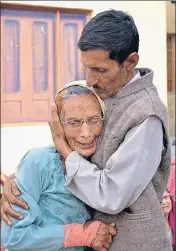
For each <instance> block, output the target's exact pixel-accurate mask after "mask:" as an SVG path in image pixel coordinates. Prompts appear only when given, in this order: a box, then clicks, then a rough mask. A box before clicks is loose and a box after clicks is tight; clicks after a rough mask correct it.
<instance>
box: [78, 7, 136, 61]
mask: <svg viewBox="0 0 176 251" xmlns="http://www.w3.org/2000/svg"><path fill="white" fill-rule="evenodd" d="M78 48H79V49H80V50H81V51H88V50H96V49H103V50H105V51H108V52H109V57H110V59H112V60H116V61H117V62H118V63H119V64H122V63H123V62H124V61H125V59H127V57H128V56H129V55H130V54H131V53H133V52H138V49H139V34H138V30H137V27H136V25H135V23H134V20H133V18H132V17H131V16H130V15H128V14H127V13H125V12H123V11H116V10H108V11H104V12H101V13H99V14H97V15H96V16H95V17H93V18H92V19H91V20H90V21H89V22H88V23H87V24H86V25H85V27H84V29H83V31H82V34H81V37H80V39H79V42H78Z"/></svg>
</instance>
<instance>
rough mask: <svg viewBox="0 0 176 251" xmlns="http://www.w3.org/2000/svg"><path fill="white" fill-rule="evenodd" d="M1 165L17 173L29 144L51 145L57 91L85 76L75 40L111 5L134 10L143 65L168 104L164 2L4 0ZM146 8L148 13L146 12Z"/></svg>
mask: <svg viewBox="0 0 176 251" xmlns="http://www.w3.org/2000/svg"><path fill="white" fill-rule="evenodd" d="M1 8H2V10H1V12H2V13H1V19H2V20H1V32H2V34H1V46H2V48H1V49H2V54H1V72H2V74H1V115H2V118H1V119H2V128H1V140H2V141H1V142H2V147H1V163H2V171H3V172H4V173H6V174H10V173H12V172H14V170H15V168H16V166H17V164H18V163H19V160H20V159H21V157H22V156H23V154H24V153H25V152H26V151H27V150H28V149H30V148H32V147H36V146H43V145H47V144H51V143H52V139H51V135H50V131H49V128H48V124H47V120H48V113H49V107H50V105H51V103H52V101H53V98H54V94H55V92H56V90H58V89H59V88H60V87H61V86H63V85H64V84H65V83H67V82H70V81H72V80H79V79H84V78H85V73H84V69H83V67H82V65H81V63H80V54H79V51H78V50H77V41H78V39H79V36H80V34H81V30H82V28H83V26H84V25H85V23H86V22H87V21H88V20H89V19H90V18H91V17H93V16H94V15H96V14H97V13H98V12H101V11H104V10H108V9H110V8H113V9H117V10H123V11H126V12H128V13H129V14H131V15H132V16H133V17H134V19H135V22H136V25H137V27H138V30H139V34H140V51H139V54H140V61H139V66H140V67H149V68H152V69H153V70H154V72H155V75H154V83H155V85H156V86H157V88H158V91H159V95H160V97H161V99H162V100H163V102H164V103H165V104H166V105H167V55H166V51H167V43H166V33H167V27H166V25H167V20H166V2H165V1H1ZM142 10H145V11H142Z"/></svg>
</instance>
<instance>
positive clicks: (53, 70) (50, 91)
mask: <svg viewBox="0 0 176 251" xmlns="http://www.w3.org/2000/svg"><path fill="white" fill-rule="evenodd" d="M89 14H90V13H89V12H88V11H87V12H86V11H85V12H84V11H83V12H82V13H80V12H76V11H74V12H71V11H69V10H58V9H52V10H49V11H48V10H46V8H45V9H44V10H41V9H40V11H39V10H36V9H32V10H30V9H28V10H25V9H21V10H20V9H19V7H18V9H17V8H16V9H13V8H12V9H9V8H2V9H1V51H2V53H1V105H2V109H1V110H2V113H1V114H2V123H19V122H42V121H47V120H48V114H49V110H50V106H51V103H52V102H53V99H54V95H55V93H56V90H58V89H59V88H60V87H61V86H63V85H65V84H66V83H68V82H70V81H74V80H80V79H84V78H85V73H84V69H83V66H82V65H81V63H80V52H79V51H78V49H77V42H78V39H79V37H80V35H81V31H82V29H83V27H84V25H85V23H86V22H87V20H88V17H89Z"/></svg>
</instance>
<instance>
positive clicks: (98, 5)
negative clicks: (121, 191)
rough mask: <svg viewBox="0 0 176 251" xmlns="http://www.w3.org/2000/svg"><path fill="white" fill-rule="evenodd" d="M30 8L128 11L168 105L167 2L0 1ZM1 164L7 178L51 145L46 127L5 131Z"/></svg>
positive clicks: (146, 62)
mask: <svg viewBox="0 0 176 251" xmlns="http://www.w3.org/2000/svg"><path fill="white" fill-rule="evenodd" d="M1 2H6V3H7V2H10V3H12V2H13V3H23V4H31V5H44V6H57V7H68V8H80V9H81V8H82V9H92V10H93V15H95V14H97V13H98V12H101V11H104V10H108V9H110V8H113V9H116V10H123V11H127V12H128V13H129V14H131V15H132V16H133V17H134V19H135V22H136V25H137V27H138V30H139V34H140V51H139V54H140V62H139V66H141V67H149V68H152V69H153V70H154V72H155V75H154V84H155V85H156V86H157V88H158V91H159V95H160V97H161V99H162V100H163V102H164V103H165V104H166V105H167V67H166V63H167V62H166V2H165V1H1ZM1 135H2V146H1V151H2V155H1V163H2V170H3V171H5V172H6V173H7V174H9V173H11V172H12V171H13V170H15V167H16V165H17V163H18V161H19V160H20V158H21V156H22V155H23V154H24V152H25V151H26V150H27V149H29V148H32V147H34V146H38V145H45V144H49V143H51V137H50V133H49V130H48V127H47V126H34V127H27V126H24V127H18V128H16V127H9V128H7V127H4V128H2V134H1Z"/></svg>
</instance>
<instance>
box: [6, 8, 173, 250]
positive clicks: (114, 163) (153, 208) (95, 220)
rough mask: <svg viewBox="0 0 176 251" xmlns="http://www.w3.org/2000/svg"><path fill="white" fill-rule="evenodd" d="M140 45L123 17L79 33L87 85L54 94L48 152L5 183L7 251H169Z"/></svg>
mask: <svg viewBox="0 0 176 251" xmlns="http://www.w3.org/2000/svg"><path fill="white" fill-rule="evenodd" d="M138 47H139V34H138V30H137V27H136V25H135V23H134V20H133V18H132V17H131V16H129V15H127V14H126V13H124V12H122V11H115V10H109V11H105V12H102V13H99V14H98V15H96V16H95V17H94V18H92V19H91V20H90V21H89V22H88V23H87V24H86V26H85V27H84V29H83V31H82V34H81V37H80V39H79V42H78V48H79V50H80V51H81V60H82V63H83V65H84V66H85V70H86V85H87V87H86V86H84V82H82V81H80V82H72V83H70V84H68V85H66V86H65V87H64V88H63V89H61V90H60V91H59V92H58V93H57V95H56V97H55V105H54V106H53V107H52V120H51V122H50V128H51V132H52V136H53V141H54V144H55V147H44V148H38V149H33V150H31V151H29V152H28V153H26V155H25V156H24V157H23V159H22V160H21V162H20V164H19V167H18V169H17V173H16V174H15V176H16V178H15V180H13V179H9V180H8V181H7V182H6V183H5V185H4V194H3V201H2V218H3V220H4V221H5V222H6V223H9V221H11V222H12V224H6V223H3V243H4V246H5V247H6V248H8V250H9V251H13V250H19V251H20V250H25V251H32V250H36V251H37V250H46V251H58V250H61V249H64V250H65V249H67V248H69V250H78V249H79V250H81V249H85V248H86V247H89V248H92V249H95V250H101V251H105V250H107V249H109V250H112V251H128V250H130V251H171V250H172V249H171V244H170V241H169V236H168V234H167V232H166V227H165V220H164V216H163V213H162V210H161V208H160V199H161V198H162V195H163V193H164V190H165V188H166V185H167V181H168V177H169V172H170V162H171V153H170V145H169V136H168V126H167V111H166V108H165V106H164V104H163V103H162V102H161V100H160V98H159V96H158V93H157V90H156V87H155V86H154V85H153V71H152V70H151V69H149V68H136V66H137V63H138V60H139V55H138ZM14 187H15V190H16V191H17V194H18V196H16V195H17V194H16V192H14ZM17 187H18V188H17ZM17 197H18V198H17ZM26 205H28V209H25V206H26ZM116 230H117V231H116Z"/></svg>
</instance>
